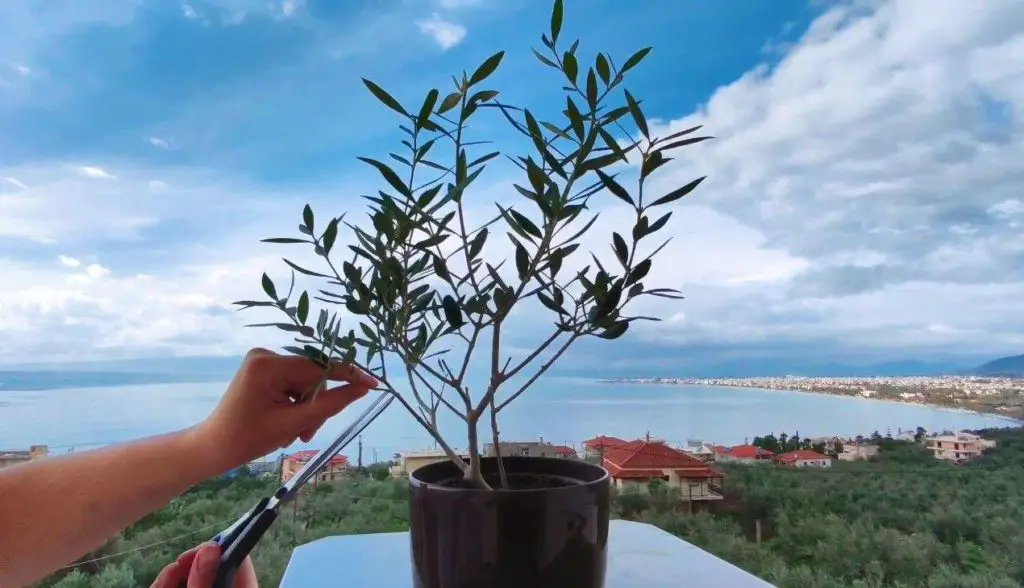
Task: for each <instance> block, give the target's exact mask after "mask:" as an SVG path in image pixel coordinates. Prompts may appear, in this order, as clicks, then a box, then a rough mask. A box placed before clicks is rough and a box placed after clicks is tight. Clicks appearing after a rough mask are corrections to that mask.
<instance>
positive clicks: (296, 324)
mask: <svg viewBox="0 0 1024 588" xmlns="http://www.w3.org/2000/svg"><path fill="white" fill-rule="evenodd" d="M562 14H563V3H562V0H556V1H555V3H554V9H553V11H552V17H551V29H550V31H549V33H547V34H545V35H542V37H541V41H542V44H543V48H542V49H541V50H535V51H534V53H535V55H536V57H537V59H538V61H539V62H540V63H541V64H542V65H543V66H545V67H547V68H549V69H550V70H552V71H553V72H554V73H555V77H556V78H558V79H557V81H556V82H555V83H556V84H557V87H562V95H561V96H560V97H559V99H558V102H557V103H555V104H542V105H539V107H538V108H536V109H531V108H527V107H521V106H515V105H512V104H509V103H507V102H504V101H503V100H502V99H501V98H500V96H501V94H500V93H499V91H498V90H495V89H493V88H491V87H490V86H489V84H488V81H489V80H490V79H491V78H492V75H493V74H494V73H495V72H496V71H497V70H498V68H499V66H500V64H501V62H502V60H503V58H504V55H505V52H504V51H499V52H497V53H495V54H493V55H492V56H490V57H489V58H487V59H486V60H485V61H484V62H483V63H482V64H480V65H479V66H478V67H477V68H475V69H474V70H473V71H472V73H468V72H462V74H461V76H456V77H454V78H453V80H452V81H453V87H452V88H451V89H450V90H449V91H448V93H446V94H442V93H441V92H440V91H439V90H438V89H431V90H430V91H429V92H427V94H426V96H425V97H424V98H423V99H422V101H418V102H417V103H407V104H403V103H402V102H400V101H399V100H398V99H397V98H395V97H393V96H392V95H391V94H389V93H388V92H387V91H386V90H385V89H384V88H382V87H381V86H379V85H378V84H376V83H374V82H372V81H370V80H363V82H364V85H365V86H366V88H367V89H368V90H369V92H370V93H371V94H372V95H373V96H374V97H375V98H376V99H377V100H378V101H379V102H381V103H382V104H383V105H384V106H385V107H386V108H387V109H389V110H391V111H392V112H394V113H395V114H397V115H398V118H399V120H400V123H401V124H400V125H399V128H400V130H401V132H402V134H403V139H402V145H403V146H404V150H403V151H402V152H400V153H391V154H389V158H390V160H392V161H393V162H396V163H393V164H389V163H385V162H384V161H383V160H380V159H373V158H369V157H360V158H359V159H360V160H362V161H363V162H364V163H366V164H367V165H368V166H370V167H371V168H373V169H374V170H375V171H376V172H377V174H378V175H379V176H380V179H381V181H382V186H383V189H381V190H379V191H378V192H377V193H376V194H373V195H369V196H365V197H364V198H365V199H366V201H367V204H368V207H369V211H370V212H369V216H368V218H367V219H366V220H367V222H366V223H353V222H348V221H346V220H345V215H340V216H333V215H330V216H328V217H327V218H326V220H321V219H322V218H323V217H319V216H318V215H316V214H315V212H314V211H313V209H312V208H311V207H310V206H309V205H306V206H305V207H304V208H303V211H302V220H301V224H300V225H299V232H300V233H301V235H300V236H298V237H278V238H272V239H265V240H264V241H266V242H271V243H282V244H300V245H305V246H307V247H311V248H312V249H313V252H314V254H315V256H316V257H317V258H319V261H320V263H321V267H319V268H317V269H309V268H306V267H303V266H301V265H299V264H297V263H295V262H292V261H289V260H286V264H287V265H288V266H289V268H290V269H291V272H292V274H291V282H290V285H289V286H288V288H287V290H284V289H279V288H278V285H277V283H275V281H274V280H273V279H272V278H271V277H270V276H269V275H268V274H264V275H263V277H262V286H263V291H264V293H265V294H266V296H267V300H261V301H240V302H237V303H236V304H237V305H238V306H240V307H241V308H254V307H267V308H272V309H275V310H277V311H279V312H281V313H283V314H284V315H285V319H284V320H283V321H282V322H276V323H264V324H262V325H260V326H272V327H276V328H279V329H281V330H284V331H286V332H289V333H294V334H296V335H297V338H296V342H297V345H294V346H289V347H287V348H286V350H287V351H289V352H291V353H295V354H298V355H303V356H306V357H309V358H310V359H312V360H314V361H316V362H318V363H320V364H321V365H323V366H324V367H325V368H326V366H327V365H328V364H329V363H331V362H332V361H334V360H335V359H339V358H340V359H342V360H344V361H347V362H351V363H354V364H356V365H358V366H359V367H361V368H362V369H364V370H366V371H369V372H372V373H373V374H374V375H375V376H376V377H377V379H378V380H379V381H380V382H381V387H382V388H383V389H384V390H385V391H386V392H387V393H389V394H392V395H393V396H394V397H395V398H396V399H397V400H398V401H399V402H400V403H401V404H402V406H403V407H404V408H405V409H406V410H407V411H408V412H409V413H410V414H411V415H412V416H413V418H414V419H415V420H416V421H417V422H418V423H419V424H420V425H421V426H422V427H423V428H424V429H425V430H426V431H427V432H428V433H429V434H430V435H431V436H432V437H433V438H434V440H435V441H437V443H438V445H439V446H440V447H441V449H443V450H444V452H445V453H446V454H447V455H448V457H449V458H450V460H451V462H452V463H453V464H455V465H456V466H457V467H458V468H459V469H460V470H461V471H462V472H463V479H464V480H465V482H466V483H467V484H469V485H472V486H474V487H478V488H483V489H488V488H491V487H492V485H493V484H494V483H495V480H486V479H485V478H484V476H483V473H482V469H481V450H480V449H481V440H480V438H479V431H478V426H479V425H480V423H481V421H483V422H484V423H485V426H486V424H487V423H488V422H489V424H490V429H491V439H492V442H493V444H494V446H495V447H499V446H500V445H499V436H500V434H499V427H498V415H499V413H501V411H503V410H504V409H505V408H507V407H508V406H509V405H510V403H512V402H514V401H515V400H516V399H517V398H519V397H520V396H521V395H522V394H523V393H524V392H525V391H526V390H527V389H528V388H530V387H531V386H532V384H533V383H534V382H535V381H536V380H537V379H538V378H539V377H541V376H542V375H543V374H544V373H546V372H547V371H548V369H549V368H550V367H551V366H552V365H553V364H554V363H555V362H556V361H558V359H559V358H560V357H561V356H562V355H563V353H565V351H566V350H567V349H569V348H570V347H571V346H572V345H573V344H574V343H576V342H577V341H579V340H581V339H583V338H589V337H597V338H600V339H606V340H613V339H618V338H619V337H621V336H622V335H624V334H625V333H626V331H627V330H628V329H629V327H630V326H631V325H632V324H633V323H634V322H636V321H641V320H653V319H652V317H648V316H643V315H631V314H628V313H627V310H628V309H627V307H628V306H630V303H632V302H634V301H636V300H637V299H640V298H642V297H651V296H653V297H659V298H668V299H678V298H680V296H679V293H678V292H677V291H675V290H672V289H668V288H652V287H650V286H648V285H647V283H646V282H645V279H646V278H648V277H649V276H653V275H655V274H652V273H651V271H652V263H653V258H654V256H655V255H656V254H657V253H658V252H660V250H661V249H662V248H663V247H664V246H665V244H667V241H663V242H661V243H660V244H651V241H650V238H651V237H652V236H654V235H655V234H656V233H657V232H658V231H660V230H661V229H662V228H664V227H665V226H666V225H667V223H668V221H669V218H670V217H671V216H672V213H671V212H670V211H667V209H666V207H668V206H669V205H670V204H672V203H674V202H677V201H678V200H680V199H681V198H683V197H684V196H686V195H687V194H689V193H690V192H692V191H693V190H694V189H695V188H696V187H697V186H698V185H699V184H700V183H701V182H702V181H703V179H704V178H703V177H701V178H697V179H694V180H693V181H690V182H688V183H686V184H685V185H682V186H677V187H673V188H670V189H669V190H668V191H666V192H660V193H657V194H651V187H650V186H649V181H650V179H651V178H652V177H654V176H655V175H656V173H657V172H658V170H659V168H661V167H662V166H663V165H664V164H665V163H667V162H668V161H670V157H669V156H670V154H671V153H673V152H674V151H675V150H676V149H678V148H681V147H684V146H687V145H692V144H695V143H699V142H701V141H704V140H706V139H709V138H710V137H706V136H698V135H695V134H694V133H695V132H696V131H697V130H699V127H694V128H689V129H685V130H682V131H678V132H675V133H671V134H669V135H666V136H663V137H658V136H655V135H653V134H652V130H651V128H650V125H649V123H648V121H647V119H646V117H645V115H644V113H643V110H642V109H641V106H640V102H641V101H640V100H639V99H637V98H635V97H634V96H633V95H632V94H631V93H630V92H629V91H628V90H627V89H626V88H625V86H624V80H625V76H626V75H627V74H628V73H629V72H630V71H631V70H632V69H633V68H635V67H636V66H637V65H639V64H640V62H641V61H642V60H643V59H644V58H645V57H646V56H647V55H648V53H649V52H650V48H646V49H641V50H640V51H637V52H636V53H634V54H632V55H631V56H629V57H628V58H626V59H625V60H624V61H622V62H620V63H621V66H620V65H618V64H617V60H616V59H614V58H612V56H610V55H609V54H606V53H603V52H599V53H597V55H596V57H595V60H594V63H593V65H590V66H588V65H586V64H582V63H581V62H580V58H579V57H578V56H577V53H576V50H577V48H578V46H579V42H578V41H573V42H572V43H569V44H568V47H567V48H566V44H565V43H564V40H563V39H562V38H561V37H560V33H561V29H562ZM559 110H561V115H562V117H561V118H559V119H555V120H550V121H549V120H543V119H538V118H537V113H540V112H545V113H547V112H553V111H559ZM485 114H491V115H494V116H496V117H498V118H499V120H501V121H504V122H505V123H507V124H508V125H509V126H510V128H511V129H512V130H513V131H516V132H518V133H519V134H520V135H521V136H522V137H524V138H525V141H524V144H525V145H528V152H527V153H525V154H512V153H503V152H502V151H501V150H494V148H493V147H491V146H490V145H489V141H486V140H479V139H478V138H477V137H471V133H472V132H473V129H474V128H476V127H483V128H486V126H485V125H473V126H472V127H471V126H470V123H471V122H475V121H476V120H477V119H476V118H475V117H479V116H482V115H485ZM627 126H628V127H631V128H632V130H629V128H627ZM616 136H618V138H616ZM484 139H486V138H484ZM503 154H504V155H506V157H508V159H509V160H510V161H511V162H512V163H513V164H515V165H516V166H517V167H518V168H519V169H520V170H521V172H522V179H521V180H520V182H518V183H516V184H515V185H514V188H515V191H516V194H517V195H518V197H519V198H520V200H519V204H508V203H505V202H497V201H493V200H491V201H490V204H493V206H494V208H495V209H496V212H495V213H494V215H493V216H491V217H489V218H487V219H485V220H484V221H482V222H480V223H478V224H475V225H471V224H470V221H471V220H472V217H470V216H469V214H468V212H467V208H466V205H467V203H473V202H476V203H480V200H479V198H481V197H483V198H487V196H485V195H484V194H486V193H482V190H476V189H475V187H476V184H477V181H478V178H479V177H481V174H483V172H484V171H486V170H487V169H488V164H489V162H491V161H493V160H495V158H497V157H499V156H500V155H503ZM621 163H632V164H635V165H637V166H638V170H639V172H638V174H637V177H636V180H635V187H634V188H632V189H629V188H627V186H628V185H629V184H628V183H626V180H625V176H624V175H622V174H619V173H617V172H615V171H613V170H612V168H611V167H610V166H612V165H615V164H621ZM431 174H433V175H431ZM605 195H611V196H613V197H614V198H615V202H618V203H619V204H620V205H624V206H625V207H626V209H627V210H628V211H629V213H628V214H629V218H630V219H631V221H632V224H633V226H632V230H631V231H630V232H629V233H627V234H626V235H623V234H620V233H619V232H613V233H612V234H611V235H610V246H609V248H610V252H609V253H610V255H604V256H603V257H604V258H605V259H604V261H602V260H601V258H599V257H598V256H597V255H596V254H594V253H593V252H591V255H589V256H587V258H588V259H587V260H586V261H584V260H582V259H579V258H580V257H582V255H580V254H575V255H574V252H576V251H577V250H578V249H579V248H580V246H581V242H580V238H581V237H582V236H583V235H584V234H586V233H587V232H588V231H589V230H590V229H591V227H592V226H593V224H594V222H595V221H596V217H595V216H591V215H590V213H589V212H588V211H589V210H590V209H592V208H593V207H594V206H595V204H596V201H595V200H594V198H595V197H604V196H605ZM659 211H662V212H659ZM588 217H589V218H588ZM344 229H348V230H350V231H351V234H352V235H353V236H354V241H353V242H352V243H351V244H349V245H348V246H347V247H339V246H338V245H339V243H340V241H339V234H340V232H341V231H342V230H344ZM498 231H503V232H505V235H504V236H505V237H506V238H507V240H508V243H509V244H510V246H511V251H512V254H511V255H509V256H508V260H507V263H506V260H499V259H497V258H495V257H494V256H493V255H488V253H492V252H493V249H488V245H493V242H494V240H493V239H491V235H492V232H498ZM339 252H344V253H347V254H349V255H348V258H347V259H346V260H341V259H340V253H339ZM588 263H589V265H588ZM295 272H298V273H299V274H303V275H304V276H306V277H308V278H316V279H320V280H322V281H325V282H326V285H327V286H326V289H317V290H316V291H314V292H313V293H312V294H310V292H309V291H306V290H303V291H301V292H296V291H295V288H294V286H295ZM314 300H315V301H319V302H321V303H324V304H325V305H326V307H325V308H323V309H321V310H320V311H319V313H318V314H317V313H315V312H314V311H313V310H312V309H311V307H312V304H313V301H314ZM523 305H534V306H536V307H539V308H541V309H546V311H547V312H548V313H549V315H548V316H549V317H550V318H551V325H550V330H549V332H548V334H547V335H546V336H545V337H543V339H542V340H541V341H540V342H539V343H538V344H537V346H536V347H534V348H533V349H532V351H530V352H528V353H526V354H525V357H523V356H519V357H513V356H512V355H510V354H509V352H508V350H507V348H508V345H507V330H506V329H505V327H506V326H507V325H508V323H509V321H510V317H511V316H512V314H513V312H515V311H516V310H517V309H519V308H520V307H522V306H523ZM339 309H344V311H345V312H346V314H343V313H341V312H339ZM481 349H482V350H483V351H482V352H481V351H480V350H481ZM478 352H480V353H483V354H484V355H483V358H482V359H483V361H485V362H486V364H487V366H488V369H487V375H486V377H484V378H482V379H481V380H479V381H478V382H472V385H471V381H470V379H471V374H470V370H469V366H470V365H471V364H473V363H474V360H477V362H479V360H480V359H481V357H480V353H478ZM399 380H405V382H406V384H405V386H400V385H399ZM510 382H516V384H515V386H514V387H511V388H508V387H506V386H505V385H506V384H509V383H510ZM322 387H323V386H322V385H321V386H319V387H318V388H317V389H316V390H312V391H310V392H309V395H314V394H316V392H317V391H318V390H319V389H322ZM400 388H405V389H407V390H408V392H403V391H400ZM499 392H505V394H503V395H502V394H499ZM439 410H446V411H450V412H451V413H452V414H453V415H455V416H456V417H457V418H458V419H460V420H461V421H463V422H464V424H465V425H466V446H467V448H468V453H469V462H468V463H466V462H465V461H464V460H463V459H462V458H460V457H459V456H458V455H457V454H456V453H455V451H454V450H452V446H453V445H454V444H453V443H450V442H449V440H447V439H445V438H444V437H443V436H442V435H441V433H440V430H439V428H438V423H437V415H438V412H439ZM500 457H501V456H500V455H499V456H498V458H499V459H498V464H499V468H498V469H499V478H498V480H496V482H497V483H500V484H501V485H502V486H503V487H504V486H507V484H506V480H505V479H504V478H505V476H504V470H503V468H502V467H501V459H500Z"/></svg>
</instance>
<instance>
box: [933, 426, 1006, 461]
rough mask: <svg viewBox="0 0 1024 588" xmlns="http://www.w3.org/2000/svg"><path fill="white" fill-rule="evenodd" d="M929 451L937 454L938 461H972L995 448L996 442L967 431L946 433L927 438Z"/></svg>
mask: <svg viewBox="0 0 1024 588" xmlns="http://www.w3.org/2000/svg"><path fill="white" fill-rule="evenodd" d="M925 443H927V445H928V449H931V450H932V451H933V452H934V453H935V457H936V459H944V460H946V461H951V462H953V463H961V462H965V461H969V460H972V459H974V458H976V457H978V456H980V455H981V454H982V452H984V451H985V450H986V449H988V448H990V447H995V446H996V442H995V441H992V440H989V439H983V438H982V437H981V436H979V435H975V434H974V433H970V432H967V431H960V432H959V433H946V434H942V435H932V436H930V437H925Z"/></svg>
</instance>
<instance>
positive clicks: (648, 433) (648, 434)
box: [647, 431, 651, 443]
mask: <svg viewBox="0 0 1024 588" xmlns="http://www.w3.org/2000/svg"><path fill="white" fill-rule="evenodd" d="M647 442H648V443H650V442H651V432H650V431H647Z"/></svg>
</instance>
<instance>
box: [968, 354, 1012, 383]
mask: <svg viewBox="0 0 1024 588" xmlns="http://www.w3.org/2000/svg"><path fill="white" fill-rule="evenodd" d="M972 373H974V374H975V375H978V376H1004V377H1012V378H1024V355H1013V356H1010V357H1000V358H999V359H995V360H992V361H990V362H988V363H986V364H983V365H980V366H978V367H976V368H974V370H972Z"/></svg>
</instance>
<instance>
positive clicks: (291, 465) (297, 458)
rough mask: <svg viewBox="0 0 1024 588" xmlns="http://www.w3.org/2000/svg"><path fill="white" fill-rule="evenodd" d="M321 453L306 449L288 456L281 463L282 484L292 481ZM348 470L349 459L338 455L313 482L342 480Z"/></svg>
mask: <svg viewBox="0 0 1024 588" xmlns="http://www.w3.org/2000/svg"><path fill="white" fill-rule="evenodd" d="M317 453H319V451H318V450H316V449H304V450H302V451H296V452H295V453H293V454H291V455H286V456H285V457H284V459H283V460H282V461H281V483H282V484H284V483H285V482H287V481H288V480H290V479H291V477H292V476H294V475H295V474H296V473H298V471H299V470H301V469H302V467H303V466H305V465H306V463H307V462H308V461H309V460H311V459H313V458H314V457H316V454H317ZM347 470H348V457H346V456H344V455H336V456H334V457H332V458H331V461H329V462H328V463H327V465H325V466H324V468H323V469H322V470H320V472H319V473H318V474H317V475H316V479H315V480H312V481H315V482H331V481H334V480H336V479H340V478H341V477H342V476H343V475H344V474H345V473H346V471H347Z"/></svg>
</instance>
